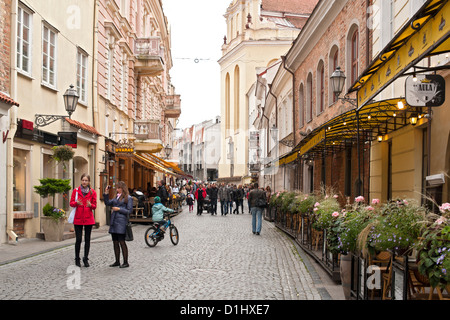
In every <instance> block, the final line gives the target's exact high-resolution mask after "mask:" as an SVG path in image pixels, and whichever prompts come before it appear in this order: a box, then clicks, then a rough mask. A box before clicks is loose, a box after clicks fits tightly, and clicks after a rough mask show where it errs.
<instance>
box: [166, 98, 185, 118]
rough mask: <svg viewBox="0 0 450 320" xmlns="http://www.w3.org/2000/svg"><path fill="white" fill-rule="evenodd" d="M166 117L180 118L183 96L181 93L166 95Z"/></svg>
mask: <svg viewBox="0 0 450 320" xmlns="http://www.w3.org/2000/svg"><path fill="white" fill-rule="evenodd" d="M164 114H165V116H166V118H179V117H180V115H181V97H180V95H179V94H174V95H169V96H167V97H166V110H165V111H164Z"/></svg>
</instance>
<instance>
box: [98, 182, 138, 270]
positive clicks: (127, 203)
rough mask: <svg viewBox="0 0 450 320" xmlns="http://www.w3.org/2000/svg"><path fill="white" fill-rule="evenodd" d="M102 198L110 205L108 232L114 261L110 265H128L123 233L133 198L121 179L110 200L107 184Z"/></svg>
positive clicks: (131, 210) (124, 266)
mask: <svg viewBox="0 0 450 320" xmlns="http://www.w3.org/2000/svg"><path fill="white" fill-rule="evenodd" d="M103 199H104V201H105V205H107V206H110V207H111V210H112V213H111V222H110V223H111V224H110V227H109V233H110V234H111V237H112V241H113V245H114V256H115V258H116V261H115V262H114V263H113V264H111V265H110V267H119V266H120V268H127V267H129V265H128V247H127V244H126V242H125V233H126V227H127V223H128V219H129V215H130V214H131V213H132V212H133V200H132V199H131V196H130V195H129V193H128V187H127V185H126V184H125V182H123V181H119V182H118V183H117V187H116V192H115V195H114V196H113V198H112V199H111V200H110V199H109V186H107V187H106V189H105V193H104V195H103ZM120 250H122V256H123V264H120Z"/></svg>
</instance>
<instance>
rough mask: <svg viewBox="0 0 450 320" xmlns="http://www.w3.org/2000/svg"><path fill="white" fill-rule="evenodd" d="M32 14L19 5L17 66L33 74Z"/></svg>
mask: <svg viewBox="0 0 450 320" xmlns="http://www.w3.org/2000/svg"><path fill="white" fill-rule="evenodd" d="M31 18H32V14H31V12H30V11H28V10H27V9H25V8H23V7H21V6H20V5H19V7H18V11H17V68H18V69H19V70H20V71H23V72H24V73H27V74H31V22H32V19H31Z"/></svg>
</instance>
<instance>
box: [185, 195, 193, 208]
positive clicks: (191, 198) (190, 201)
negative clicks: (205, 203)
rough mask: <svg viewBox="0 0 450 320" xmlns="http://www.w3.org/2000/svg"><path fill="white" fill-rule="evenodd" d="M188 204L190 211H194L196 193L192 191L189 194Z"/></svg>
mask: <svg viewBox="0 0 450 320" xmlns="http://www.w3.org/2000/svg"><path fill="white" fill-rule="evenodd" d="M186 201H187V204H188V206H189V212H192V211H194V195H193V194H192V193H189V194H188V195H187V200H186Z"/></svg>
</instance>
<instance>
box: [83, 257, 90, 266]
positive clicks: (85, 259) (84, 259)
mask: <svg viewBox="0 0 450 320" xmlns="http://www.w3.org/2000/svg"><path fill="white" fill-rule="evenodd" d="M88 260H89V259H88V258H86V257H84V258H83V263H84V266H85V267H86V268H87V267H89V262H88Z"/></svg>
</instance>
